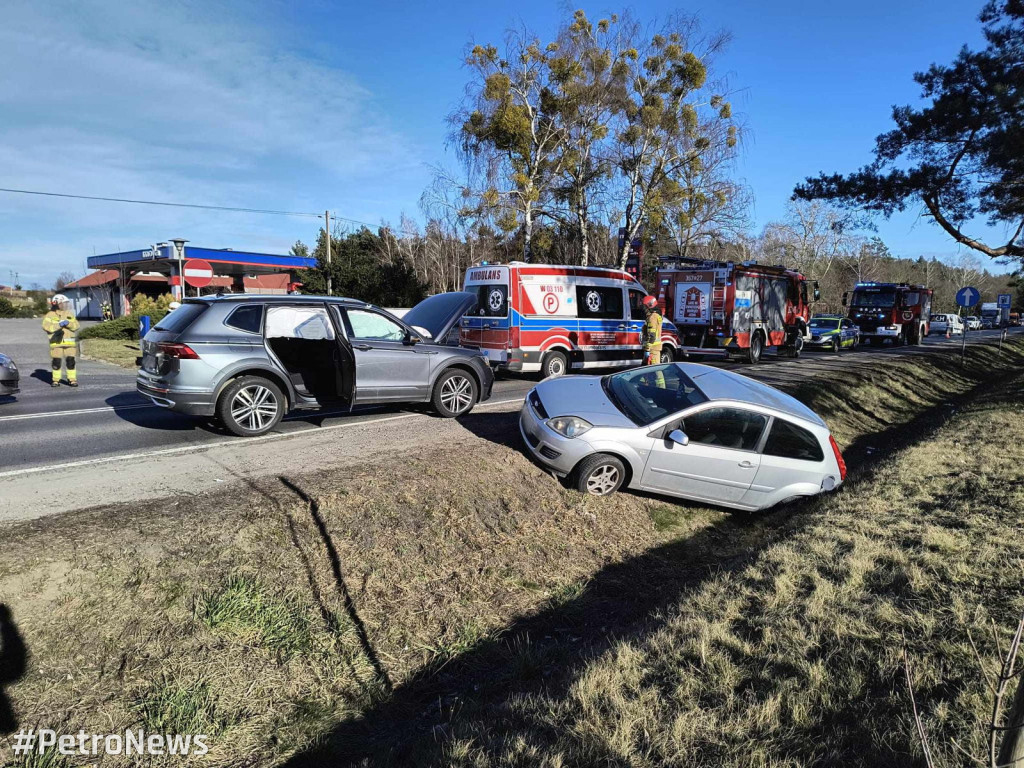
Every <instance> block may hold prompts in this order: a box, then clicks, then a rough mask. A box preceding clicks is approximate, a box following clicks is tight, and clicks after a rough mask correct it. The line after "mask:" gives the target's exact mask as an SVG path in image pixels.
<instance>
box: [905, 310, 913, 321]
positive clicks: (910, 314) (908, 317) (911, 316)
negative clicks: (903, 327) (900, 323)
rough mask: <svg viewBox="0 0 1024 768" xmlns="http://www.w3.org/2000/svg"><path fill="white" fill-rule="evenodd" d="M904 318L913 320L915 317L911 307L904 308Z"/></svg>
mask: <svg viewBox="0 0 1024 768" xmlns="http://www.w3.org/2000/svg"><path fill="white" fill-rule="evenodd" d="M903 319H904V320H913V319H914V313H913V312H911V311H910V310H909V309H908V310H904V312H903Z"/></svg>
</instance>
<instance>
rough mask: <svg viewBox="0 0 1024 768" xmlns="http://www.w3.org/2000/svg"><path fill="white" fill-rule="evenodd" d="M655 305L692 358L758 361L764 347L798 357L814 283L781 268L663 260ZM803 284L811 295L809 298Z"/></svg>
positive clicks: (659, 268) (804, 335)
mask: <svg viewBox="0 0 1024 768" xmlns="http://www.w3.org/2000/svg"><path fill="white" fill-rule="evenodd" d="M659 261H660V262H661V266H659V267H658V270H657V272H658V303H659V304H660V306H661V308H662V312H663V313H664V314H665V317H666V318H668V319H670V320H673V321H674V322H675V324H676V326H677V328H678V333H679V337H680V343H681V345H682V347H683V349H684V350H686V351H687V352H689V353H691V354H693V353H696V354H708V353H711V354H714V353H716V352H717V353H718V354H725V355H737V356H741V357H743V358H744V359H746V360H747V361H748V362H751V363H756V362H757V361H758V360H760V359H761V354H762V353H763V352H764V350H765V347H769V346H776V347H778V348H779V352H780V354H786V355H789V356H791V357H798V356H799V355H800V350H801V349H803V345H804V341H805V340H806V338H807V321H808V320H809V319H810V317H811V309H810V302H811V301H817V299H818V296H819V293H818V286H817V283H816V282H815V281H809V280H807V279H806V278H805V277H804V276H803V275H801V274H800V273H799V272H794V271H792V270H789V269H786V268H785V267H769V266H764V265H761V264H754V263H752V262H744V263H742V264H736V263H734V262H731V261H706V260H702V259H689V258H679V257H674V256H671V257H662V258H661V259H659ZM808 283H810V284H811V288H812V290H813V296H811V297H808V293H807V290H808Z"/></svg>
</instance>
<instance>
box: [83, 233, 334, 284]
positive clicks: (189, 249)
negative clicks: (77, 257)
mask: <svg viewBox="0 0 1024 768" xmlns="http://www.w3.org/2000/svg"><path fill="white" fill-rule="evenodd" d="M183 259H184V260H185V261H188V260H189V259H203V260H204V261H208V262H210V264H211V265H212V266H213V271H214V274H215V275H219V276H224V277H227V276H232V277H235V276H244V275H270V274H279V273H281V272H291V271H292V270H296V269H309V268H311V267H315V266H316V259H314V258H304V257H301V256H282V255H278V254H274V253H254V252H251V251H235V250H232V249H230V248H223V249H221V248H200V247H198V246H194V245H186V246H184V254H183ZM88 264H89V268H90V269H129V270H136V271H139V272H147V273H153V272H159V273H161V274H164V275H167V276H168V278H170V277H171V276H175V277H176V276H177V274H178V254H177V252H176V250H175V248H174V246H173V245H171V244H170V243H160V244H159V245H154V246H153V247H151V248H147V249H145V250H138V251H121V252H120V253H107V254H103V255H102V256H90V257H89V260H88ZM171 282H177V281H176V280H173V281H171Z"/></svg>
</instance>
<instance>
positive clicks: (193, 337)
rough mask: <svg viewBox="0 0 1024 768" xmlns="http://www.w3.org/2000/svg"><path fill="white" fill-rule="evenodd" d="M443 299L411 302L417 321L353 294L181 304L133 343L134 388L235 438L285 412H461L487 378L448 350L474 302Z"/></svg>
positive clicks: (467, 355)
mask: <svg viewBox="0 0 1024 768" xmlns="http://www.w3.org/2000/svg"><path fill="white" fill-rule="evenodd" d="M445 296H446V297H448V298H446V299H444V300H443V301H434V302H432V304H431V305H429V306H427V307H426V308H421V307H420V305H417V308H419V309H420V311H419V312H416V314H413V313H412V312H411V313H410V314H412V315H413V321H414V322H415V323H416V324H415V325H412V324H410V323H406V322H403V321H402V320H399V319H398V318H397V317H395V316H393V315H391V314H389V313H388V312H385V311H384V310H383V309H380V308H378V307H375V306H373V305H370V304H367V303H365V302H361V301H355V300H353V299H343V298H335V297H326V296H266V295H226V296H216V297H210V298H201V299H187V300H186V301H185V302H184V303H182V305H181V306H180V307H178V308H177V309H175V310H174V311H173V312H171V313H170V314H168V315H167V316H166V317H164V318H163V319H162V320H160V322H159V323H158V324H157V325H156V326H155V327H154V328H153V329H152V330H151V331H150V332H149V333H147V334H146V337H145V339H143V340H142V342H141V348H142V367H141V369H140V370H139V374H138V378H137V381H136V387H137V389H138V391H139V392H140V393H142V394H143V395H145V396H146V397H148V398H149V399H150V400H152V401H153V402H154V403H156V404H157V405H160V406H163V407H165V408H169V409H171V410H173V411H179V412H181V413H186V414H190V415H193V416H215V417H216V418H217V420H218V421H220V422H221V423H222V424H223V425H224V427H225V428H227V429H228V430H229V431H231V432H233V433H234V434H236V435H243V436H252V435H261V434H263V433H265V432H268V431H270V430H271V429H273V428H274V426H275V425H276V424H277V423H278V422H279V421H280V420H281V418H282V417H283V416H284V415H285V413H286V412H287V411H289V410H291V409H315V408H321V407H324V406H333V407H338V406H342V407H349V408H351V407H352V406H355V405H363V404H368V403H415V402H430V403H432V404H433V406H434V409H435V410H436V411H437V412H438V413H439V414H440V415H441V416H445V417H454V416H462V415H463V414H466V413H469V411H470V410H471V409H472V408H473V406H474V405H475V404H476V403H477V402H479V401H482V400H486V399H487V398H489V397H490V395H491V387H492V385H493V383H494V374H493V373H492V372H491V368H490V366H489V365H488V364H487V361H486V359H485V358H484V357H482V356H481V355H480V354H479V353H478V352H477V351H476V350H469V349H462V348H460V347H458V346H452V345H451V344H450V343H446V341H448V340H449V337H450V334H451V329H452V328H453V327H454V326H455V324H456V323H457V322H458V320H459V318H460V317H462V315H463V314H464V312H465V311H466V309H467V308H468V307H469V306H471V304H472V302H473V301H475V297H474V296H473V295H472V294H454V295H453V294H445ZM434 298H437V297H434ZM426 302H431V299H427V300H426ZM426 302H424V304H425V303H426ZM417 308H414V310H413V312H415V311H416V309H417ZM427 325H430V326H431V327H427Z"/></svg>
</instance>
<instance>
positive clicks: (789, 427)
mask: <svg viewBox="0 0 1024 768" xmlns="http://www.w3.org/2000/svg"><path fill="white" fill-rule="evenodd" d="M763 452H764V454H765V455H767V456H781V457H782V458H786V459H803V460H804V461H824V460H825V454H824V453H823V452H822V450H821V443H819V442H818V438H816V437H815V436H814V435H812V434H811V433H810V432H808V431H807V430H806V429H804V428H803V427H798V426H797V425H796V424H791V423H790V422H788V421H785V420H784V419H778V418H777V419H775V423H774V424H772V431H771V432H769V433H768V442H766V443H765V445H764V451H763Z"/></svg>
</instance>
